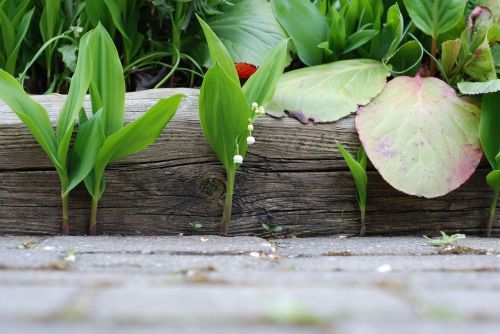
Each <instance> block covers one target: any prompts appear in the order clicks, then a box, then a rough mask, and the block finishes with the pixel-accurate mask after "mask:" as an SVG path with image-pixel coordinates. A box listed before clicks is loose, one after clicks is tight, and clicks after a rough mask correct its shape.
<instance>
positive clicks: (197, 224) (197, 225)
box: [189, 223, 203, 230]
mask: <svg viewBox="0 0 500 334" xmlns="http://www.w3.org/2000/svg"><path fill="white" fill-rule="evenodd" d="M189 226H191V227H192V228H193V229H195V230H198V229H200V228H202V227H203V224H200V223H189Z"/></svg>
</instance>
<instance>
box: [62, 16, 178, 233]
mask: <svg viewBox="0 0 500 334" xmlns="http://www.w3.org/2000/svg"><path fill="white" fill-rule="evenodd" d="M92 34H93V35H92V38H93V44H92V47H91V48H90V54H91V58H92V67H91V68H90V69H89V70H90V72H91V80H90V86H89V88H90V98H91V102H92V117H90V118H87V115H86V114H85V112H81V113H80V115H79V121H80V128H79V131H78V134H77V136H76V139H75V144H74V149H73V154H72V156H71V162H70V175H71V176H72V182H71V184H70V187H69V189H71V188H72V187H75V186H76V185H78V184H79V183H80V182H81V181H82V180H84V181H85V186H86V187H87V190H88V192H89V193H90V195H91V196H92V207H91V214H90V234H91V235H95V234H96V223H97V205H98V203H99V200H100V199H101V197H102V195H103V193H104V189H105V187H106V181H105V175H104V172H105V169H106V166H107V165H108V164H110V163H112V162H114V161H117V160H120V159H122V158H125V157H126V156H128V155H131V154H134V153H137V152H139V151H142V150H143V149H145V148H146V147H148V146H149V145H151V144H152V143H154V142H155V141H156V139H157V138H158V137H159V136H160V134H161V132H162V131H163V129H164V128H165V126H166V125H167V124H168V122H169V121H170V119H171V118H172V117H173V116H174V114H175V112H176V111H177V108H178V106H179V104H180V101H181V99H182V96H183V95H180V94H177V95H174V96H171V97H170V98H168V99H161V100H160V101H158V102H157V103H156V104H155V105H154V106H152V107H151V108H150V109H149V110H148V111H146V112H145V113H144V114H143V115H142V116H141V117H139V118H138V119H136V120H134V121H133V122H131V123H130V124H128V125H126V126H123V125H124V119H125V79H124V77H123V68H122V65H121V63H120V58H119V55H118V51H117V50H116V47H115V45H114V43H113V40H112V39H111V37H110V36H109V34H108V33H107V32H106V29H104V27H103V26H102V25H98V26H97V28H95V29H94V31H93V33H92Z"/></svg>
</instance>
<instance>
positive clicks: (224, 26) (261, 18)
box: [207, 0, 286, 66]
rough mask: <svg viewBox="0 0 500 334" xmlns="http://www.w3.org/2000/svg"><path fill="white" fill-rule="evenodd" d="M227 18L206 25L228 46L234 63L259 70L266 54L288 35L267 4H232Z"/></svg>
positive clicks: (259, 0)
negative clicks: (258, 67) (252, 66)
mask: <svg viewBox="0 0 500 334" xmlns="http://www.w3.org/2000/svg"><path fill="white" fill-rule="evenodd" d="M231 2H232V3H233V5H227V6H224V8H222V9H221V11H222V12H223V13H224V15H212V16H211V17H210V18H209V19H208V20H207V24H208V25H209V26H210V27H211V28H212V30H213V31H214V32H215V33H216V34H217V36H219V38H220V40H221V41H222V43H224V45H226V47H227V49H228V51H229V53H230V54H231V56H232V58H233V60H234V62H235V63H240V62H245V63H249V64H253V65H255V66H260V65H261V64H262V62H263V61H264V59H265V56H266V54H267V53H268V52H269V51H271V50H272V49H273V48H274V47H275V45H277V44H278V43H279V42H280V41H281V40H283V39H285V38H286V35H285V33H284V31H283V29H282V28H281V26H280V24H279V23H278V21H277V20H276V17H275V16H274V14H273V10H272V8H271V5H270V4H269V2H268V1H267V0H238V1H234V0H233V1H231Z"/></svg>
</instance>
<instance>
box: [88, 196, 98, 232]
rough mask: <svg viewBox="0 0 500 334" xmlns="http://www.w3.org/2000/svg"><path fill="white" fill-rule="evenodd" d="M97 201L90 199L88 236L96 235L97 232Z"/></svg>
mask: <svg viewBox="0 0 500 334" xmlns="http://www.w3.org/2000/svg"><path fill="white" fill-rule="evenodd" d="M98 202H99V200H97V199H95V198H94V197H92V206H91V208H90V228H89V234H90V235H96V232H97V228H96V226H97V203H98Z"/></svg>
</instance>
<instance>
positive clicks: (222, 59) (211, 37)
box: [197, 16, 240, 84]
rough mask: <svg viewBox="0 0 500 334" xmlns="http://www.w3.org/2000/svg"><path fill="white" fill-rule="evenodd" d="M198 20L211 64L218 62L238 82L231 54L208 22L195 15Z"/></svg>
mask: <svg viewBox="0 0 500 334" xmlns="http://www.w3.org/2000/svg"><path fill="white" fill-rule="evenodd" d="M197 18H198V21H199V22H200V25H201V28H202V29H203V32H204V34H205V38H206V39H207V44H208V50H209V51H210V58H212V64H215V63H219V66H220V67H221V69H222V70H223V71H224V72H226V74H227V76H228V77H229V78H230V79H231V80H233V81H234V82H237V83H238V84H239V82H240V80H239V78H238V73H237V72H236V67H235V66H234V61H233V59H232V58H231V55H230V54H229V52H228V51H227V49H226V47H225V46H224V44H222V42H221V41H220V39H219V38H218V37H217V35H216V34H215V33H214V32H213V31H212V29H211V28H210V27H209V26H208V24H207V23H206V22H205V21H203V20H202V19H201V18H200V17H199V16H197Z"/></svg>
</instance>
